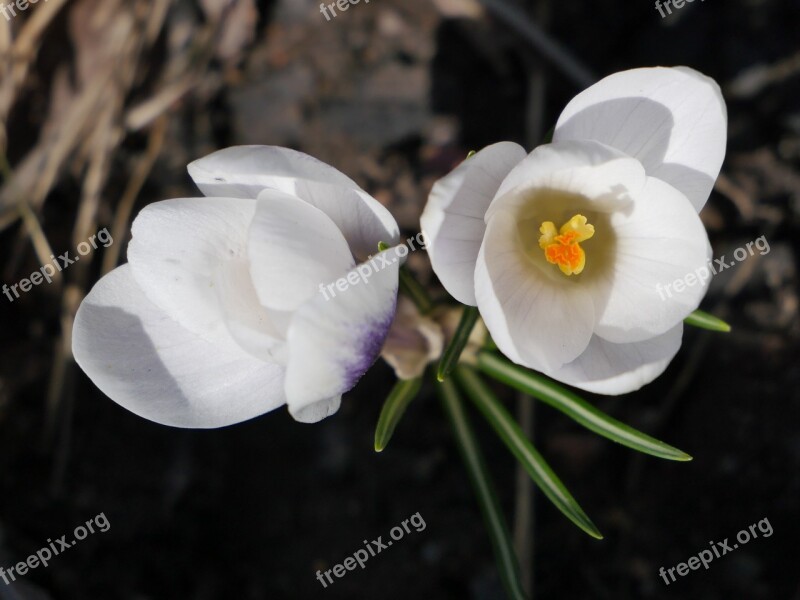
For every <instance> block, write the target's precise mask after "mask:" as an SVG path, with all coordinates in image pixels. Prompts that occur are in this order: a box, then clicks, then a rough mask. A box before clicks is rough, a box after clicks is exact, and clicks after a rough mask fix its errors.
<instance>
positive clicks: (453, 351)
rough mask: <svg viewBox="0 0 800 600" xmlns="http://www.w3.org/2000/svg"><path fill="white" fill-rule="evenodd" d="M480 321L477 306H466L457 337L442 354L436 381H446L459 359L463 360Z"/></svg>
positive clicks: (459, 323) (454, 337)
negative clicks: (470, 337)
mask: <svg viewBox="0 0 800 600" xmlns="http://www.w3.org/2000/svg"><path fill="white" fill-rule="evenodd" d="M477 321H478V308H477V307H475V306H465V307H464V312H462V313H461V320H460V321H459V322H458V327H457V328H456V332H455V335H453V339H452V340H450V343H449V344H448V345H447V348H446V349H445V351H444V354H442V359H441V360H440V361H439V368H438V369H437V371H436V379H438V380H439V381H444V380H445V379H447V376H448V375H449V374H450V371H452V370H453V367H454V366H456V365H457V364H458V359H459V358H461V353H462V352H463V351H464V348H466V347H467V342H469V336H470V334H471V333H472V330H473V329H474V328H475V323H476V322H477Z"/></svg>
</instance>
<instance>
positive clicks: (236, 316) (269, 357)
mask: <svg viewBox="0 0 800 600" xmlns="http://www.w3.org/2000/svg"><path fill="white" fill-rule="evenodd" d="M214 290H215V291H216V293H217V298H218V299H219V302H220V306H221V308H222V315H223V319H224V322H225V325H226V326H227V328H228V333H230V335H231V337H233V339H234V340H236V342H237V343H238V344H239V345H240V346H241V347H242V348H243V349H244V350H246V351H247V352H249V353H250V354H252V355H253V356H255V357H256V358H258V359H261V360H264V361H266V362H272V363H277V364H280V365H284V366H285V365H286V356H285V355H286V328H287V326H288V323H287V322H288V319H289V315H288V313H284V312H281V311H275V310H270V309H268V308H266V307H264V306H262V305H261V303H260V302H259V300H258V296H257V295H256V290H255V288H254V287H253V280H252V277H251V275H250V263H249V261H246V260H239V261H234V262H232V263H231V264H230V265H226V266H225V267H221V268H220V269H219V270H218V271H217V273H216V276H215V277H214Z"/></svg>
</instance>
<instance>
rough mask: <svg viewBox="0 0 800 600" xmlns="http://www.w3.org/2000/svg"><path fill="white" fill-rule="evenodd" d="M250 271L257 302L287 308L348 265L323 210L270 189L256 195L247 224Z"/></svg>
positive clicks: (346, 250)
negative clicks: (254, 206) (256, 199)
mask: <svg viewBox="0 0 800 600" xmlns="http://www.w3.org/2000/svg"><path fill="white" fill-rule="evenodd" d="M248 254H249V257H250V272H251V273H252V276H253V283H254V285H255V289H256V293H257V294H258V298H259V300H260V302H261V304H262V305H264V306H266V307H268V308H272V309H276V310H284V311H290V310H294V309H296V308H297V307H298V306H300V305H301V304H303V303H304V302H305V301H306V300H308V299H309V298H311V297H312V296H314V295H315V294H318V293H319V287H320V285H322V284H326V283H329V282H331V281H335V280H336V279H338V278H339V277H341V276H342V275H344V274H345V273H347V271H349V270H350V269H351V268H352V267H353V266H354V265H355V261H354V260H353V256H352V255H351V254H350V248H349V247H348V245H347V242H346V241H345V239H344V237H343V236H342V233H341V231H339V229H338V228H337V227H336V225H334V223H333V221H331V220H330V219H329V218H328V217H327V216H326V215H325V213H323V212H322V211H321V210H319V209H318V208H315V207H313V206H311V205H310V204H308V203H307V202H303V201H302V200H299V199H298V198H295V197H293V196H289V195H286V194H284V193H282V192H277V191H274V190H265V191H263V192H262V193H261V194H260V195H259V196H258V203H257V206H256V214H255V217H254V218H253V221H252V223H251V225H250V233H249V242H248Z"/></svg>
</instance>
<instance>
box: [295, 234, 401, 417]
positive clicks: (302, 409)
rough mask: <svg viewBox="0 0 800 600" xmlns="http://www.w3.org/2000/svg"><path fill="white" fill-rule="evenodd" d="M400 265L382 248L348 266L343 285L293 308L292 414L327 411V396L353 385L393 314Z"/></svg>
mask: <svg viewBox="0 0 800 600" xmlns="http://www.w3.org/2000/svg"><path fill="white" fill-rule="evenodd" d="M399 265H400V259H399V256H398V254H397V253H396V251H395V249H394V248H392V249H389V250H385V251H384V252H381V253H380V254H378V255H377V256H376V257H375V258H373V259H372V260H370V262H368V263H362V264H360V265H359V266H358V267H356V268H355V269H353V270H352V271H350V273H349V274H348V276H347V277H346V278H345V279H346V281H348V282H349V283H348V285H347V287H344V286H342V287H341V288H337V289H336V290H335V291H334V294H335V295H333V296H332V295H330V294H326V295H323V294H319V295H317V296H316V297H314V298H313V299H311V300H309V301H308V302H307V303H306V304H304V305H303V306H301V307H300V308H299V309H298V310H297V312H296V313H295V314H294V317H293V318H292V322H291V324H290V325H289V333H288V340H289V360H288V365H287V370H286V398H287V402H288V404H289V411H290V412H291V413H292V415H293V416H294V417H295V419H298V420H303V421H306V422H313V421H314V420H319V419H321V418H324V417H326V416H328V415H329V414H331V411H332V410H334V409H333V408H331V406H332V405H331V401H330V399H331V398H336V397H337V396H340V395H341V394H343V393H344V392H346V391H348V390H350V389H351V388H352V387H353V386H355V384H356V383H357V382H358V380H359V379H360V378H361V376H362V375H364V373H365V372H366V371H367V369H369V367H371V366H372V364H373V363H374V362H375V360H376V359H377V358H378V356H379V354H380V352H381V348H382V347H383V343H384V341H385V339H386V336H387V334H388V333H389V327H390V325H391V324H392V320H393V318H394V314H395V307H396V303H397V287H398V268H399ZM362 275H363V278H362ZM342 288H343V289H342ZM320 402H322V403H323V404H322V405H321V406H315V405H317V404H318V403H320ZM337 407H338V406H337Z"/></svg>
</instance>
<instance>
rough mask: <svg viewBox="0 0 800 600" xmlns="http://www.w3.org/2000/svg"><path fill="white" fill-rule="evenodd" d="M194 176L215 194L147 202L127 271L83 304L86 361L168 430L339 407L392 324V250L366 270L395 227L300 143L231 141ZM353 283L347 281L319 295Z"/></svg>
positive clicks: (322, 413)
mask: <svg viewBox="0 0 800 600" xmlns="http://www.w3.org/2000/svg"><path fill="white" fill-rule="evenodd" d="M189 172H190V174H191V175H192V178H193V179H194V181H195V183H196V184H197V185H198V187H199V188H200V189H201V190H202V191H203V193H205V194H206V195H207V196H208V197H206V198H184V199H177V200H167V201H164V202H157V203H155V204H151V205H149V206H147V207H146V208H145V209H144V210H142V212H141V213H140V214H139V215H138V217H137V218H136V220H135V221H134V223H133V227H132V233H133V239H132V241H131V243H130V245H129V246H128V264H126V265H124V266H121V267H119V268H117V269H116V270H114V271H112V272H111V273H109V274H108V275H106V276H105V277H103V278H102V279H101V280H100V281H99V282H98V283H97V285H95V287H94V288H93V289H92V291H91V292H90V293H89V295H88V296H87V297H86V298H85V300H84V301H83V303H82V304H81V306H80V309H79V310H78V314H77V316H76V319H75V326H74V331H73V352H74V355H75V359H76V360H77V362H78V364H79V365H80V366H81V368H82V369H83V370H84V371H85V372H86V374H87V375H88V376H89V377H90V378H91V379H92V381H93V382H94V383H95V384H96V385H97V387H99V388H100V389H101V390H102V391H103V392H104V393H105V394H107V395H108V396H109V397H110V398H111V399H113V400H114V401H115V402H117V403H118V404H120V405H121V406H123V407H125V408H127V409H128V410H130V411H132V412H134V413H136V414H137V415H140V416H142V417H145V418H147V419H150V420H152V421H155V422H158V423H163V424H166V425H172V426H177V427H192V428H210V427H222V426H225V425H230V424H233V423H237V422H240V421H244V420H247V419H250V418H252V417H255V416H257V415H260V414H262V413H265V412H267V411H270V410H273V409H275V408H277V407H279V406H281V405H283V404H288V407H289V411H290V413H291V414H292V416H293V417H294V418H295V419H297V420H298V421H303V422H315V421H319V420H320V419H323V418H325V417H327V416H329V415H331V414H332V413H334V412H336V410H337V409H338V407H339V404H340V400H341V395H342V394H343V393H344V392H346V391H347V390H349V389H351V388H352V387H353V386H354V385H355V383H356V382H357V381H358V379H359V378H360V377H361V376H362V375H363V374H364V372H365V371H366V370H367V369H368V368H369V367H370V366H371V365H372V363H373V362H374V360H375V359H376V358H377V356H378V355H379V353H380V350H381V346H382V344H383V341H384V339H385V337H386V334H387V332H388V329H389V326H390V324H391V322H392V318H393V316H394V312H395V305H396V301H397V287H398V271H397V270H398V266H399V264H400V263H399V261H398V260H396V257H395V256H393V250H386V251H384V252H383V253H381V256H379V257H378V258H381V260H380V261H378V260H377V258H373V259H372V264H373V265H375V266H374V268H371V269H370V271H369V275H370V276H369V279H368V280H366V279H361V278H360V277H358V276H357V275H356V273H357V271H356V269H357V268H358V263H359V262H360V261H364V260H366V259H367V257H368V255H369V254H376V253H377V251H378V244H379V242H384V243H387V244H394V243H396V242H397V240H398V235H399V231H398V228H397V224H396V223H395V221H394V219H393V218H392V216H391V215H390V214H389V212H388V211H387V210H386V209H385V208H384V207H383V206H382V205H381V204H380V203H379V202H377V201H376V200H375V199H373V198H372V197H370V196H369V195H367V194H366V193H365V192H364V191H363V190H361V189H360V188H359V187H358V185H356V184H355V182H353V181H352V180H351V179H349V178H348V177H346V176H345V175H343V174H342V173H340V172H339V171H337V170H336V169H334V168H332V167H330V166H328V165H326V164H324V163H321V162H319V161H317V160H315V159H313V158H311V157H309V156H307V155H304V154H301V153H299V152H295V151H292V150H287V149H283V148H274V147H260V146H259V147H255V146H253V147H237V148H231V149H228V150H222V151H220V152H217V153H215V154H212V155H211V156H208V157H206V158H204V159H201V160H199V161H197V162H195V163H193V164H191V165H190V166H189ZM387 255H389V256H387ZM383 259H386V260H383ZM342 278H344V280H345V281H346V282H348V285H347V287H346V288H345V287H344V286H342V287H340V288H337V287H336V286H332V287H330V288H328V291H326V292H325V293H321V291H320V284H330V283H331V282H335V281H337V280H339V281H341V280H342ZM353 281H358V283H356V284H353V283H352V282H353ZM342 289H344V291H341V290H342Z"/></svg>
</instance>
